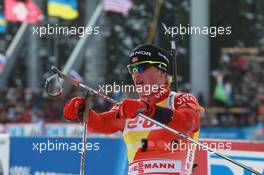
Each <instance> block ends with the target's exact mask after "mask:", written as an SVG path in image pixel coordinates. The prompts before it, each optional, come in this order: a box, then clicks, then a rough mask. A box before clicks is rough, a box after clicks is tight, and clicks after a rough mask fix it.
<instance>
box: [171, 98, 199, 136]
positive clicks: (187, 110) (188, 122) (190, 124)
mask: <svg viewBox="0 0 264 175" xmlns="http://www.w3.org/2000/svg"><path fill="white" fill-rule="evenodd" d="M174 108H175V109H174V110H173V118H172V120H171V121H170V123H168V126H169V127H171V128H173V129H176V130H178V131H181V132H184V133H186V132H190V131H191V132H196V131H198V130H199V129H200V117H201V116H202V114H203V112H204V109H203V108H202V107H201V106H200V105H199V103H198V101H197V100H196V98H195V97H194V96H193V95H192V94H183V93H180V94H177V95H176V97H175V99H174Z"/></svg>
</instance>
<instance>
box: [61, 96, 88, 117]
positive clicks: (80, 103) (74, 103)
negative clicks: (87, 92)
mask: <svg viewBox="0 0 264 175" xmlns="http://www.w3.org/2000/svg"><path fill="white" fill-rule="evenodd" d="M84 101H85V99H84V98H82V97H74V98H72V99H70V101H68V102H67V103H66V105H65V106H64V109H63V114H64V117H65V118H66V119H68V120H71V121H77V120H79V119H80V120H82V115H83V110H84Z"/></svg>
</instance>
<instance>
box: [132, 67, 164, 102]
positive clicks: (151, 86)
mask: <svg viewBox="0 0 264 175" xmlns="http://www.w3.org/2000/svg"><path fill="white" fill-rule="evenodd" d="M132 78H133V81H134V84H135V85H136V86H137V87H140V88H137V93H138V95H139V96H140V97H144V96H147V95H149V94H150V93H152V92H155V91H157V87H160V86H161V85H163V84H164V83H165V82H166V73H165V72H164V71H162V70H160V69H158V68H156V67H155V66H153V65H150V66H149V67H148V68H147V69H146V70H145V71H144V72H142V73H139V72H136V73H133V74H132ZM141 90H142V91H141Z"/></svg>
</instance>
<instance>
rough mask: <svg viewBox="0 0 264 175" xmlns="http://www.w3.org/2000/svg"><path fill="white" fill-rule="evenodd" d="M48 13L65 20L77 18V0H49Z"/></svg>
mask: <svg viewBox="0 0 264 175" xmlns="http://www.w3.org/2000/svg"><path fill="white" fill-rule="evenodd" d="M48 15H49V16H56V17H60V18H62V19H65V20H73V19H75V18H77V17H78V11H77V0H48Z"/></svg>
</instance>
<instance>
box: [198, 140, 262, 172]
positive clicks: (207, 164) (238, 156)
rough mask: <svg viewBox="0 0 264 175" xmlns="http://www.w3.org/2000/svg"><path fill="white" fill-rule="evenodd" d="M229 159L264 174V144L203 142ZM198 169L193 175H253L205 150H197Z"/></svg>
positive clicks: (219, 141) (221, 141)
mask: <svg viewBox="0 0 264 175" xmlns="http://www.w3.org/2000/svg"><path fill="white" fill-rule="evenodd" d="M202 143H204V144H206V145H210V146H211V148H213V149H214V148H216V147H218V149H219V150H220V152H221V153H222V154H224V155H226V156H228V157H229V158H231V159H233V160H236V161H239V162H241V163H243V164H245V165H247V166H249V167H251V168H253V169H255V170H257V171H259V172H261V173H263V174H264V142H249V141H226V140H207V141H206V140H203V141H202ZM195 163H197V165H198V166H197V167H196V168H195V170H194V173H193V175H200V174H201V173H203V175H223V174H224V175H252V173H251V172H249V171H247V170H245V169H243V168H241V167H239V166H237V165H235V164H233V163H231V162H229V161H227V160H225V159H223V158H221V157H219V156H217V155H214V154H211V153H208V152H207V151H204V150H197V151H196V156H195Z"/></svg>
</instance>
